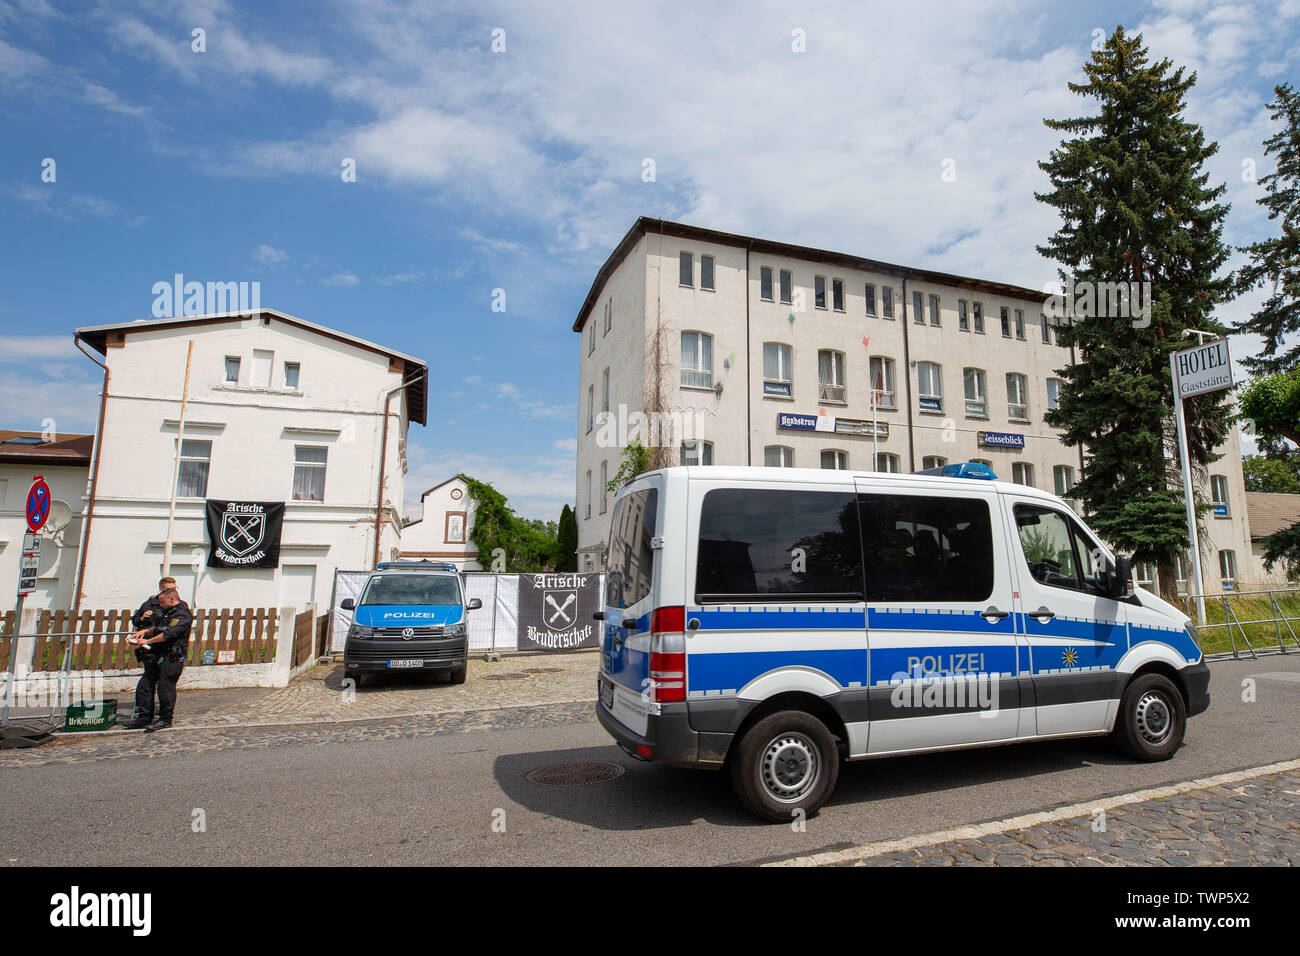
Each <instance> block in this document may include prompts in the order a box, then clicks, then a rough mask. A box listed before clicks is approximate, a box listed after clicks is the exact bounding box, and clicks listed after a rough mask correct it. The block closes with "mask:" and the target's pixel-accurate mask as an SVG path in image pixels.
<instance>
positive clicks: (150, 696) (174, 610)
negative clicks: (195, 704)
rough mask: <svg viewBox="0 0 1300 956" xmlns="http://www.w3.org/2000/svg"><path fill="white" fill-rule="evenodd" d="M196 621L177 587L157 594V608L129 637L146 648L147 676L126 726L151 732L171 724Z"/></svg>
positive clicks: (132, 642)
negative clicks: (155, 700)
mask: <svg viewBox="0 0 1300 956" xmlns="http://www.w3.org/2000/svg"><path fill="white" fill-rule="evenodd" d="M146 603H147V602H146ZM142 610H143V609H142ZM193 621H194V616H193V615H192V614H191V613H190V609H189V607H187V606H186V604H185V602H184V601H182V600H181V599H180V596H179V595H178V594H177V593H176V589H175V588H174V587H169V588H166V589H164V590H163V592H162V593H161V594H159V595H158V610H157V611H156V612H155V613H154V614H151V615H150V616H149V618H148V622H146V623H145V625H144V626H143V627H141V628H140V629H139V630H137V631H134V632H132V633H131V635H130V636H128V637H127V639H126V640H127V643H128V644H134V645H135V646H136V647H137V648H139V649H141V650H142V651H143V652H144V656H143V661H144V676H143V677H141V678H140V683H139V684H137V685H136V688H135V713H134V714H133V715H132V718H131V720H130V721H128V722H127V723H125V724H123V725H122V726H123V727H125V728H127V729H128V730H138V729H139V728H141V727H143V728H144V729H145V731H146V732H149V731H154V730H162V729H163V728H165V727H170V726H171V725H172V713H173V711H174V710H175V708H176V682H177V681H178V680H179V679H180V676H181V671H182V670H184V669H185V654H186V652H187V651H188V650H189V646H190V625H191V624H192V623H193ZM149 622H152V623H149ZM155 691H156V692H157V695H158V717H157V719H156V720H155V719H154V718H153V713H154V710H153V703H154V693H155Z"/></svg>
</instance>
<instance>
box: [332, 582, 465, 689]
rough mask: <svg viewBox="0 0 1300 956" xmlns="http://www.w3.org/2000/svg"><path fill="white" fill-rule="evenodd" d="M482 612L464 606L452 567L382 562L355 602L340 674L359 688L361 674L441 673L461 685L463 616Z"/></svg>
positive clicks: (350, 605)
mask: <svg viewBox="0 0 1300 956" xmlns="http://www.w3.org/2000/svg"><path fill="white" fill-rule="evenodd" d="M482 606H483V602H482V601H480V600H479V599H478V598H472V599H471V600H470V601H469V603H468V604H467V603H465V595H464V587H463V583H462V581H461V576H460V574H459V572H457V570H456V567H455V565H452V564H446V563H440V562H432V561H384V562H380V563H379V564H378V565H376V567H375V570H374V571H373V572H371V574H370V577H369V578H367V579H366V583H365V585H364V586H363V587H362V589H361V594H360V595H359V596H358V598H357V599H356V600H355V601H354V600H353V599H352V598H347V599H345V600H344V601H343V602H342V603H341V604H340V605H339V607H340V608H342V609H343V610H345V611H351V612H352V616H353V621H352V626H351V627H349V628H348V636H347V643H346V644H345V645H344V648H343V673H344V676H346V677H352V678H354V679H356V681H357V683H358V684H359V683H361V680H362V678H363V677H364V676H365V675H366V674H370V673H377V672H390V671H424V672H430V671H432V672H435V673H444V674H446V675H447V676H448V678H449V680H450V681H451V683H453V684H463V683H465V673H466V670H467V668H468V665H469V640H468V636H467V633H466V623H467V622H466V617H465V615H466V613H467V612H469V611H473V610H475V609H477V608H480V607H482Z"/></svg>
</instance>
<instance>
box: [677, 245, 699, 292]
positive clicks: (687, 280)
mask: <svg viewBox="0 0 1300 956" xmlns="http://www.w3.org/2000/svg"><path fill="white" fill-rule="evenodd" d="M677 282H678V284H679V285H688V286H690V287H691V288H695V256H693V255H691V253H689V252H683V253H681V255H680V256H679V257H678V261H677Z"/></svg>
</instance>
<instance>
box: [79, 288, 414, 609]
mask: <svg viewBox="0 0 1300 956" xmlns="http://www.w3.org/2000/svg"><path fill="white" fill-rule="evenodd" d="M77 338H78V339H79V341H80V342H81V343H83V344H84V345H85V346H86V347H87V348H88V350H90V351H93V352H97V353H99V355H101V356H103V364H105V365H106V376H105V395H104V398H103V403H104V407H103V412H102V424H101V426H100V428H99V432H98V442H97V447H96V449H95V455H96V456H97V457H98V461H92V463H91V484H92V486H93V489H94V490H93V493H91V494H89V495H88V496H87V498H86V500H85V501H84V503H83V502H79V505H81V504H84V508H79V509H78V510H80V511H82V512H83V514H84V521H83V531H82V537H83V540H82V551H83V552H84V562H85V563H84V568H83V570H82V575H81V587H80V589H79V590H80V606H81V607H83V608H115V607H128V606H134V605H136V604H138V603H139V601H140V600H141V599H142V598H143V597H144V596H146V595H148V594H149V592H150V591H151V590H152V589H153V588H154V587H155V586H156V585H157V581H158V578H159V577H160V576H161V574H162V572H163V564H164V553H165V550H166V548H167V546H168V543H169V541H170V547H171V555H172V558H171V564H170V573H171V574H172V576H173V577H175V578H176V579H177V582H178V586H179V589H180V591H181V595H182V597H184V598H185V599H186V600H188V601H190V602H191V603H194V604H197V605H198V606H202V607H213V608H220V607H230V608H237V607H269V606H284V605H286V604H292V605H294V606H297V607H303V606H304V605H305V604H307V603H309V602H313V601H314V602H315V603H316V604H317V606H318V607H319V606H323V605H324V604H325V603H327V602H328V600H329V597H330V588H331V586H332V583H333V574H334V571H335V569H344V570H364V569H366V568H370V567H373V565H374V561H375V555H376V552H377V553H378V556H379V559H380V560H390V559H395V558H396V557H397V556H398V548H399V540H400V534H401V518H400V511H399V509H400V507H401V504H402V500H403V491H404V485H405V474H406V433H407V428H408V426H409V424H410V422H417V423H419V424H424V421H425V405H426V387H425V376H426V368H425V366H424V363H423V362H421V361H420V360H419V359H415V358H412V357H411V356H408V355H403V354H402V353H400V352H395V351H393V350H391V349H387V348H384V347H382V346H379V345H375V344H373V343H370V342H367V341H365V340H363V339H358V338H355V337H353V336H349V335H345V334H343V333H340V332H336V331H334V330H332V329H327V328H324V327H322V326H318V325H315V324H313V323H310V322H306V321H304V320H302V319H298V318H296V317H294V316H290V315H286V314H284V313H281V312H275V311H273V310H261V311H259V312H257V313H255V314H253V315H251V316H250V315H234V314H222V315H215V316H188V317H184V318H179V319H166V320H160V321H144V322H133V323H126V324H120V325H104V326H96V327H93V328H83V329H79V330H78V331H77ZM191 343H192V346H193V353H192V357H191V358H190V360H189V387H188V398H187V400H186V403H185V405H186V408H185V417H184V427H183V434H182V433H181V404H182V396H183V394H184V393H185V378H186V361H187V354H188V353H189V349H190V344H191ZM178 454H179V460H178ZM381 463H382V464H381ZM381 470H382V488H381ZM209 499H215V500H225V501H239V502H271V503H279V502H283V503H284V506H285V507H284V521H283V526H282V532H281V538H280V553H279V565H278V567H275V568H267V569H252V568H238V569H236V568H209V567H207V560H208V552H209V539H208V533H207V528H206V522H205V506H206V502H207V500H209ZM173 501H174V506H173ZM173 507H174V517H173V518H172V519H171V521H170V528H171V531H170V538H169V532H168V529H169V512H171V511H172V509H173ZM376 543H378V547H377V548H376ZM74 603H75V599H74Z"/></svg>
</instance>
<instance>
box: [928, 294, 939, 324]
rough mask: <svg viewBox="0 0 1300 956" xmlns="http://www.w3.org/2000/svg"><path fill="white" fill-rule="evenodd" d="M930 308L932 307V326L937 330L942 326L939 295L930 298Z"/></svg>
mask: <svg viewBox="0 0 1300 956" xmlns="http://www.w3.org/2000/svg"><path fill="white" fill-rule="evenodd" d="M929 306H930V324H931V325H932V326H934V327H935V328H938V327H939V325H940V324H941V320H940V316H939V297H938V296H937V295H932V296H930V299H929Z"/></svg>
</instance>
